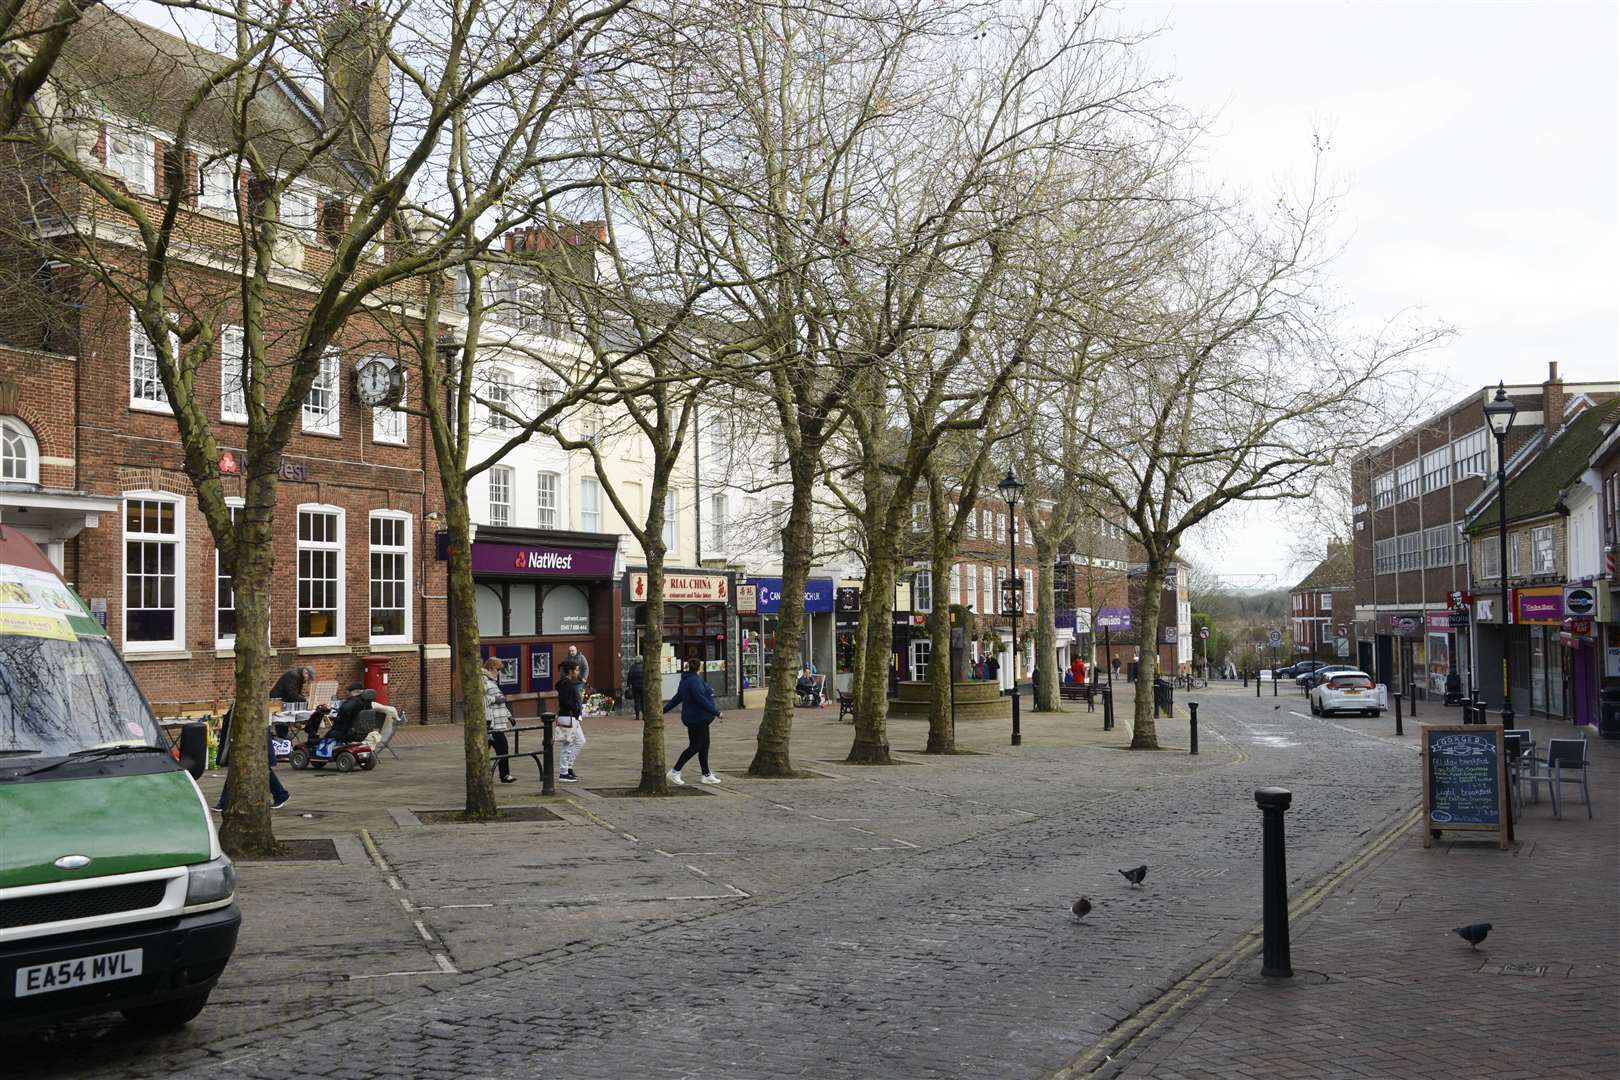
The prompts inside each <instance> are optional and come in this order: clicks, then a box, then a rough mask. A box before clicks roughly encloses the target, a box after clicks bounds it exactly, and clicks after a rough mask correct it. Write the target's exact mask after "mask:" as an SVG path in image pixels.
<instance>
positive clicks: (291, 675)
mask: <svg viewBox="0 0 1620 1080" xmlns="http://www.w3.org/2000/svg"><path fill="white" fill-rule="evenodd" d="M314 692H315V669H314V668H307V667H295V668H288V669H287V670H286V671H284V672H282V673H281V678H279V679H277V680H276V685H274V686H272V687H271V688H270V699H271V700H272V701H279V702H281V703H282V704H283V705H285V704H287V703H288V702H292V701H306V702H307V701H308V700H309V696H310V695H311V694H313V693H314Z"/></svg>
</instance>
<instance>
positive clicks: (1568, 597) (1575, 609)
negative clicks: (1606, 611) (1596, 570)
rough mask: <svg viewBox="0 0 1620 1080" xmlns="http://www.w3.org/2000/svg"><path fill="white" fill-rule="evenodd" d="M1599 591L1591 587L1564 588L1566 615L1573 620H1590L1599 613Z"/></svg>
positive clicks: (1568, 586)
mask: <svg viewBox="0 0 1620 1080" xmlns="http://www.w3.org/2000/svg"><path fill="white" fill-rule="evenodd" d="M1597 605H1598V600H1597V590H1596V589H1594V588H1593V587H1592V586H1590V585H1566V586H1564V614H1566V615H1568V616H1569V617H1570V618H1572V619H1590V618H1591V617H1592V615H1593V613H1594V612H1596V611H1597Z"/></svg>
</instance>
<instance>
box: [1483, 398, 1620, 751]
mask: <svg viewBox="0 0 1620 1080" xmlns="http://www.w3.org/2000/svg"><path fill="white" fill-rule="evenodd" d="M1617 417H1620V401H1617V400H1609V401H1605V402H1603V403H1601V404H1597V405H1593V406H1591V407H1588V408H1584V409H1581V410H1579V411H1576V412H1573V413H1571V414H1570V415H1569V417H1568V419H1567V421H1566V423H1565V425H1564V426H1563V427H1562V428H1561V429H1559V430H1558V431H1557V432H1555V433H1551V434H1548V433H1547V432H1545V431H1543V432H1542V433H1539V434H1538V435H1537V436H1536V437H1535V438H1534V439H1532V441H1531V442H1530V443H1528V444H1527V445H1526V446H1525V449H1524V451H1523V452H1522V453H1521V454H1520V455H1519V456H1518V458H1516V459H1514V460H1510V461H1509V463H1508V464H1509V467H1508V476H1507V507H1506V511H1507V574H1506V578H1507V581H1506V583H1507V586H1508V600H1507V610H1506V612H1505V614H1506V618H1504V611H1503V604H1502V600H1501V590H1502V585H1503V573H1502V553H1501V546H1502V541H1501V526H1500V521H1501V511H1500V509H1499V505H1498V500H1497V497H1496V486H1495V483H1494V482H1493V483H1492V485H1491V486H1490V487H1489V488H1488V489H1486V491H1485V492H1484V493H1483V494H1482V495H1481V496H1480V498H1479V499H1478V500H1477V501H1476V502H1475V504H1474V505H1473V506H1472V507H1470V517H1469V519H1468V526H1467V529H1468V538H1469V541H1470V544H1471V549H1472V555H1473V572H1474V574H1473V582H1474V584H1473V592H1474V605H1473V626H1474V633H1475V637H1476V644H1475V650H1476V655H1477V658H1478V664H1479V672H1480V679H1479V685H1480V689H1481V691H1482V693H1483V695H1484V697H1485V700H1486V702H1487V703H1488V704H1489V705H1490V707H1491V708H1493V709H1500V708H1501V707H1502V684H1503V680H1502V674H1501V673H1502V671H1503V665H1504V659H1505V663H1506V666H1507V672H1508V675H1509V677H1510V681H1511V683H1512V688H1513V708H1514V712H1515V713H1516V714H1518V715H1519V716H1530V715H1538V716H1548V717H1562V718H1569V719H1572V720H1575V721H1576V722H1578V723H1582V724H1587V723H1596V715H1595V712H1596V709H1595V705H1596V688H1597V681H1598V664H1597V657H1596V650H1595V649H1594V648H1591V647H1590V646H1591V643H1592V640H1593V631H1592V624H1591V618H1590V617H1587V618H1584V619H1583V618H1579V617H1578V615H1577V613H1574V612H1570V611H1568V610H1566V606H1565V600H1566V594H1567V590H1568V587H1569V586H1570V584H1571V583H1572V581H1578V582H1583V583H1585V584H1588V585H1590V584H1591V582H1592V577H1591V575H1590V573H1589V572H1588V573H1586V574H1583V575H1580V576H1579V578H1577V575H1575V574H1572V573H1571V566H1570V550H1569V548H1570V545H1569V534H1570V526H1569V521H1570V513H1571V511H1570V506H1569V502H1568V501H1567V500H1568V497H1569V491H1570V488H1571V487H1572V486H1573V485H1575V484H1576V483H1577V482H1579V481H1580V479H1581V476H1582V474H1584V473H1586V472H1587V471H1588V470H1589V469H1590V467H1591V466H1590V458H1591V456H1592V454H1593V452H1594V451H1595V450H1596V449H1597V448H1598V447H1599V446H1600V445H1601V444H1602V443H1603V442H1604V440H1605V439H1606V437H1607V436H1608V433H1609V431H1610V430H1611V428H1612V426H1613V424H1614V422H1615V420H1616V418H1617ZM1591 614H1594V612H1590V611H1589V612H1587V615H1588V616H1590V615H1591Z"/></svg>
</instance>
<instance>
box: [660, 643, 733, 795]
mask: <svg viewBox="0 0 1620 1080" xmlns="http://www.w3.org/2000/svg"><path fill="white" fill-rule="evenodd" d="M702 671H703V661H701V660H688V661H687V662H686V670H685V671H684V672H683V673H682V674H681V685H680V686H679V687H677V688H676V690H675V696H674V697H672V698H670V699H669V700H668V701H666V702H665V703H664V711H665V712H669V711H670V710H671V709H673V708H674V707H675V706H677V705H679V706H680V707H681V723H682V724H685V725H686V749H685V750H682V751H681V756H680V757H679V758H677V759H676V760H675V767H674V768H673V769H671V770H669V782H670V783H672V784H675V785H677V786H679V785H684V784H685V783H686V781H685V780H683V779H681V767H682V766H683V765H685V764H686V763H687V762H688V761H691V760H692V757H693V755H696V756H697V759H698V766H699V767H700V768H701V769H702V770H703V782H704V783H705V784H718V783H719V782H720V778H719V777H718V776H716V775H714V773H713V772H711V771H710V769H709V725H710V724H712V723H714V722H715V721H716V720H718V719H720V706H718V705H716V704H715V702H714V690H713V688H712V687H710V686H709V684H708V683H706V682H704V681H703V675H702Z"/></svg>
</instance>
